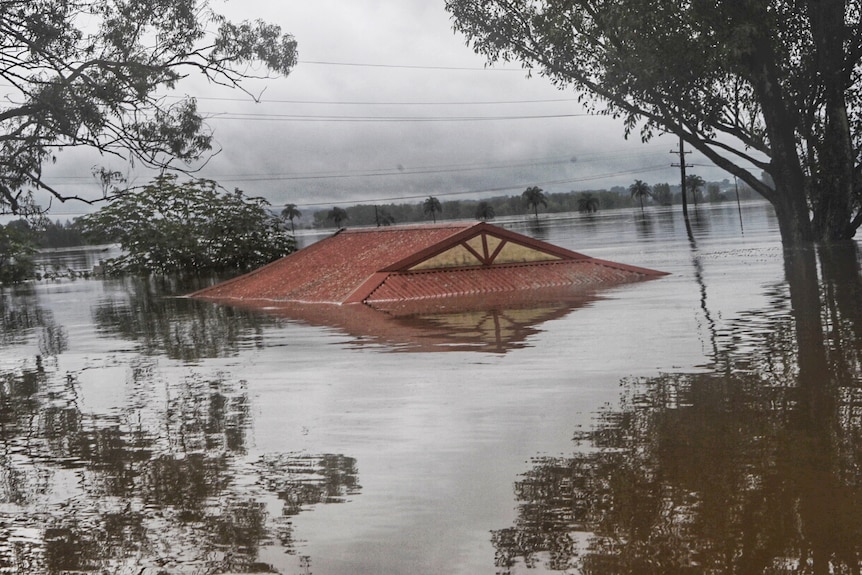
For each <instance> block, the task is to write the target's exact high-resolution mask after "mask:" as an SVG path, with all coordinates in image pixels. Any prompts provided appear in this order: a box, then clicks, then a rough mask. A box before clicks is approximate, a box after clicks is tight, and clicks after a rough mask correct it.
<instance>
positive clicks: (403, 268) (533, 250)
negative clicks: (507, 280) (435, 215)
mask: <svg viewBox="0 0 862 575" xmlns="http://www.w3.org/2000/svg"><path fill="white" fill-rule="evenodd" d="M586 258H587V256H585V255H583V254H579V253H577V252H573V251H570V250H567V249H564V248H561V247H559V246H555V245H552V244H549V243H546V242H543V241H540V240H534V239H533V238H530V237H528V236H524V235H521V234H518V233H515V232H511V231H509V230H506V229H504V228H498V227H497V226H492V225H490V224H486V223H480V224H476V225H474V226H472V227H470V228H467V229H465V230H464V231H462V232H459V233H457V234H454V235H452V236H451V237H449V238H446V239H445V240H443V241H441V242H438V243H437V244H434V245H432V246H429V247H427V248H425V249H423V250H421V251H419V252H417V253H415V254H413V255H411V256H409V257H407V258H404V259H403V260H401V261H398V262H395V263H394V264H392V265H390V266H387V267H386V268H384V269H382V270H380V271H381V272H409V271H418V270H432V269H443V268H453V267H473V266H490V265H499V264H512V263H527V262H540V261H554V260H576V259H586Z"/></svg>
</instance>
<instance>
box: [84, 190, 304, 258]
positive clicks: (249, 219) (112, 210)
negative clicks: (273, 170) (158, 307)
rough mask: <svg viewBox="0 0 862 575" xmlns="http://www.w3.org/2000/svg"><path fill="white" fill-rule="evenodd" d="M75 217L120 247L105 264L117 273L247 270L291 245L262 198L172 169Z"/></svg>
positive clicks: (90, 233) (91, 231)
mask: <svg viewBox="0 0 862 575" xmlns="http://www.w3.org/2000/svg"><path fill="white" fill-rule="evenodd" d="M80 222H81V226H82V227H83V229H84V231H85V233H86V234H87V235H88V236H89V237H91V238H92V239H94V240H97V241H109V242H116V243H119V244H120V246H121V247H122V248H123V251H124V252H125V253H124V255H122V256H120V257H119V258H117V259H114V260H111V261H109V262H107V264H108V268H109V269H110V270H112V271H117V272H134V273H161V274H169V273H177V272H193V273H200V272H209V271H229V270H237V271H246V270H250V269H253V268H256V267H258V266H261V265H263V264H265V263H268V262H271V261H273V260H275V259H278V258H280V257H282V256H284V255H287V254H288V253H290V252H291V251H293V250H294V247H295V244H294V241H293V239H292V238H291V237H290V236H288V235H287V233H286V230H285V229H284V225H283V223H282V221H281V219H280V218H278V217H276V216H273V215H272V214H271V213H270V211H269V203H268V202H267V201H266V200H264V199H263V198H252V197H247V196H245V195H243V193H242V191H240V190H235V191H234V192H233V193H230V192H223V191H219V190H218V188H217V186H216V184H215V182H213V181H210V180H193V181H188V182H185V183H179V182H178V181H177V176H175V175H164V176H160V177H158V178H156V179H155V180H153V181H152V182H151V183H150V184H148V185H147V186H145V187H144V188H143V189H142V190H140V191H137V192H129V193H126V194H122V195H120V196H118V197H116V198H115V199H114V200H113V201H112V202H111V203H110V204H109V205H107V206H105V207H103V208H102V209H100V210H99V211H98V212H96V213H94V214H89V215H87V216H84V217H82V218H81V220H80Z"/></svg>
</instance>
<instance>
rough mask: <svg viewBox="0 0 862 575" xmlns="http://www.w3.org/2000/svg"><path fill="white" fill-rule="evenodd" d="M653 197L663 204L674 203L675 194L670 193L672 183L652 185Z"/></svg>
mask: <svg viewBox="0 0 862 575" xmlns="http://www.w3.org/2000/svg"><path fill="white" fill-rule="evenodd" d="M652 197H653V199H654V200H655V201H657V202H658V203H659V204H660V205H662V206H669V205H671V204H672V203H673V196H672V195H671V193H670V184H668V183H663V184H654V185H653V187H652Z"/></svg>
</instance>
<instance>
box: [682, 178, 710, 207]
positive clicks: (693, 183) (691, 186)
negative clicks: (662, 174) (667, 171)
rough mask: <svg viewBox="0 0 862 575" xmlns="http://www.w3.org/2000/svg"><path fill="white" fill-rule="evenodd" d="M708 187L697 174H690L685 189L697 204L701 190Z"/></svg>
mask: <svg viewBox="0 0 862 575" xmlns="http://www.w3.org/2000/svg"><path fill="white" fill-rule="evenodd" d="M705 185H706V182H705V181H704V180H703V178H701V177H700V176H698V175H697V174H689V175H687V176H686V177H685V189H686V191H687V192H688V193H689V194H691V197H692V198H694V203H695V204H697V200H698V198H700V189H701V188H702V187H703V186H705Z"/></svg>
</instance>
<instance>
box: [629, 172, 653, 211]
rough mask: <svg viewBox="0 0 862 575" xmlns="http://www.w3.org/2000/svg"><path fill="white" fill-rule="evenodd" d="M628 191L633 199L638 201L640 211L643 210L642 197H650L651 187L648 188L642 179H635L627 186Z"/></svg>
mask: <svg viewBox="0 0 862 575" xmlns="http://www.w3.org/2000/svg"><path fill="white" fill-rule="evenodd" d="M629 193H630V194H631V196H632V197H633V198H635V199H637V200H638V201H639V202H640V205H641V212H643V211H644V198H645V197H647V198H648V197H650V196H651V195H652V188H650V186H649V184H647V183H646V182H644V181H642V180H635V183H633V184H632V185H631V186H629Z"/></svg>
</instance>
